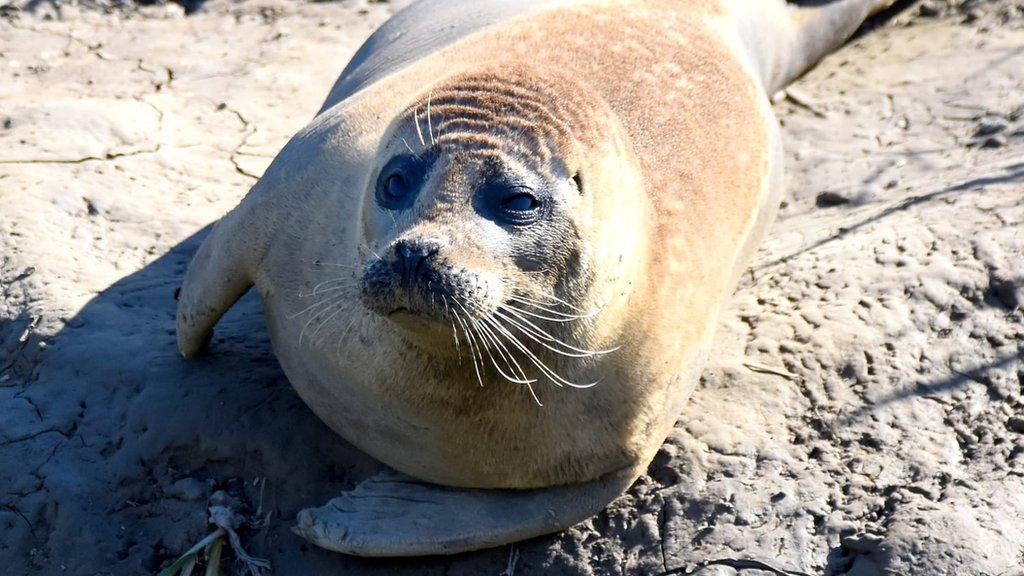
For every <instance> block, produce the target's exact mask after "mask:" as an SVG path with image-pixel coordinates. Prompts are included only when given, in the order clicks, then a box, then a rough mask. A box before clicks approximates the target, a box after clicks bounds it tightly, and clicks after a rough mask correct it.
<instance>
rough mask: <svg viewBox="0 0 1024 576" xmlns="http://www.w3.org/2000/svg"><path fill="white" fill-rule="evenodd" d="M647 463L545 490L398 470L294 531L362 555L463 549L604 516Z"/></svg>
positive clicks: (306, 515)
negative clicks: (488, 486)
mask: <svg viewBox="0 0 1024 576" xmlns="http://www.w3.org/2000/svg"><path fill="white" fill-rule="evenodd" d="M641 471H642V467H639V466H638V467H634V468H629V469H624V470H621V471H619V472H613V473H611V474H608V475H606V476H603V477H601V478H598V479H597V480H594V481H592V482H589V483H586V484H577V485H567V486H556V487H553V488H544V489H538V490H472V489H461V488H446V487H443V486H437V485H435V484H428V483H424V482H420V481H418V480H415V479H413V478H410V477H408V476H405V475H404V474H399V473H397V472H390V471H389V472H385V473H382V474H378V475H377V476H374V477H372V478H370V479H368V480H365V481H363V482H362V483H361V484H359V485H358V486H356V487H355V488H354V489H352V490H351V491H348V492H345V493H343V494H342V495H341V496H339V497H337V498H335V499H333V500H331V501H330V502H328V503H327V504H326V505H324V506H322V507H320V508H312V509H308V510H303V511H302V512H300V513H299V516H298V523H297V525H296V526H295V528H293V530H294V531H295V532H296V533H297V534H299V535H300V536H302V537H303V538H305V539H306V540H309V541H310V542H312V543H313V544H316V545H317V546H320V547H322V548H326V549H328V550H333V551H335V552H341V553H344V554H352V555H355V556H369V557H384V556H420V555H427V554H459V553H462V552H470V551H472V550H480V549H483V548H492V547H495V546H500V545H502V544H509V543H512V542H518V541H520V540H524V539H527V538H533V537H535V536H540V535H543V534H549V533H552V532H558V531H560V530H563V529H565V528H568V527H570V526H573V525H574V524H577V523H579V522H582V521H583V520H585V519H587V518H589V517H591V516H593V515H594V514H597V513H598V512H600V511H601V510H603V509H604V508H605V507H607V506H608V504H609V503H610V502H611V501H612V500H614V499H615V498H617V497H618V496H619V495H620V494H622V493H623V492H625V491H626V490H627V489H628V488H629V487H630V485H632V484H633V481H634V480H636V478H637V476H638V475H639V474H640V472H641Z"/></svg>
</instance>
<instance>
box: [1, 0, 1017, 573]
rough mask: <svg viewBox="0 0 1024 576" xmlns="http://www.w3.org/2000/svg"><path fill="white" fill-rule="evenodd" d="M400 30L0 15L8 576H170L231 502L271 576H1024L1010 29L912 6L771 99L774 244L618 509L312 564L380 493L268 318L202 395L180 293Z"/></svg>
mask: <svg viewBox="0 0 1024 576" xmlns="http://www.w3.org/2000/svg"><path fill="white" fill-rule="evenodd" d="M400 4H401V3H378V2H374V3H363V2H354V1H346V2H340V3H337V4H298V3H287V4H284V3H273V2H264V1H262V0H261V1H259V2H248V3H241V4H230V5H229V4H227V3H218V2H217V1H214V2H212V3H210V4H208V5H206V6H205V7H204V8H203V9H202V10H200V11H199V12H198V13H196V14H195V15H193V16H189V17H187V18H186V17H184V16H183V15H182V14H181V10H180V8H177V7H175V6H173V5H157V6H152V7H146V8H144V9H139V10H136V11H129V12H118V11H114V13H113V14H102V13H99V12H97V11H94V10H83V9H73V6H71V5H64V6H60V5H54V6H57V8H59V9H57V8H54V7H53V6H51V7H50V8H49V9H43V8H45V7H46V6H45V5H44V6H43V8H40V9H39V13H36V14H29V13H22V12H19V11H18V10H16V9H15V10H10V9H4V10H0V15H2V16H3V18H2V19H0V53H2V56H0V415H2V416H0V566H4V567H5V568H4V570H5V573H10V574H16V575H21V574H25V575H31V574H47V575H49V574H88V575H92V574H113V575H122V574H124V575H128V574H143V573H154V572H155V571H157V570H159V569H160V567H161V566H164V565H166V564H167V563H168V562H169V561H170V560H171V559H173V558H174V557H176V556H177V555H178V554H180V553H181V552H183V551H184V550H185V549H187V548H188V547H189V546H191V545H192V544H193V543H194V542H195V541H197V540H198V539H199V538H201V537H202V536H203V535H205V534H207V533H208V532H209V527H208V525H207V506H208V499H209V498H210V496H211V495H212V494H214V493H215V492H217V491H224V492H227V493H229V494H231V495H232V496H233V497H235V498H238V499H239V500H240V501H241V502H242V503H243V504H244V506H245V507H247V508H246V510H245V511H246V513H247V514H248V517H249V518H250V520H251V522H250V524H249V525H248V526H243V527H241V528H240V529H239V532H240V535H241V536H242V539H243V541H244V543H245V546H246V548H247V549H248V550H249V551H250V552H252V553H253V554H254V555H257V556H261V557H266V558H269V559H270V560H271V561H272V563H273V565H274V568H275V573H276V574H281V575H289V574H294V575H306V574H319V573H344V574H467V575H468V574H473V575H477V574H494V575H499V574H502V573H510V572H514V573H515V574H520V575H522V574H553V575H557V574H564V575H591V574H630V575H632V574H646V575H656V574H664V573H675V574H699V575H701V576H710V575H735V574H742V575H744V576H749V575H757V576H763V575H771V574H774V575H779V574H829V575H836V576H838V575H847V576H855V575H858V576H866V575H873V574H900V575H903V574H909V575H921V576H925V575H927V576H932V575H938V574H958V575H979V576H981V575H987V576H997V575H1002V576H1011V575H1020V574H1024V568H1022V563H1024V362H1022V355H1024V90H1022V86H1024V48H1022V47H1024V22H1022V18H1021V14H1022V13H1024V9H1022V7H1021V5H1020V3H1019V2H1016V3H1015V2H1012V1H1002V2H952V1H949V2H935V1H932V2H925V3H923V4H921V5H920V6H915V7H912V8H910V9H908V10H907V11H906V12H904V13H903V14H901V15H900V16H898V17H897V18H896V19H895V21H891V22H888V23H886V24H884V25H882V26H879V27H877V28H876V29H874V30H872V31H871V32H870V33H868V34H865V35H863V36H861V37H860V38H858V39H857V40H856V41H854V42H853V43H852V44H851V45H849V46H847V47H846V48H844V49H843V50H842V51H840V52H839V53H837V54H835V55H833V56H832V57H830V58H829V59H828V60H827V61H826V62H824V63H823V64H822V65H821V66H820V67H819V68H817V69H816V70H814V71H813V72H812V73H811V74H809V75H808V76H807V77H806V78H804V79H803V80H801V81H800V82H799V83H797V84H796V85H795V86H794V87H792V88H791V89H790V90H789V91H788V92H787V94H785V95H780V96H779V97H778V98H777V104H776V107H777V110H778V112H779V114H780V117H781V118H782V121H783V123H784V128H785V138H786V143H787V149H788V168H789V194H788V196H787V198H786V201H785V205H784V207H783V210H782V213H781V215H780V218H779V220H778V221H777V223H776V224H775V226H774V228H773V231H772V233H771V235H770V237H769V239H768V241H767V242H766V243H765V245H764V246H763V248H762V250H761V251H760V253H759V254H758V256H757V257H756V259H755V261H754V262H753V265H752V266H751V269H750V270H749V272H748V273H747V274H746V276H745V278H744V280H743V282H742V284H741V286H740V288H739V289H738V291H737V294H736V296H735V297H734V298H733V300H732V305H731V308H730V309H729V310H728V311H727V313H725V314H724V316H723V320H722V322H721V325H720V327H719V332H718V339H717V342H718V344H717V346H716V352H715V354H714V356H713V358H712V359H711V361H710V362H709V364H708V368H707V370H706V371H705V373H704V376H703V378H702V381H701V385H700V386H699V389H698V390H697V392H696V393H695V395H694V397H693V399H692V401H691V402H690V404H689V406H688V408H687V409H686V411H685V412H684V413H683V414H682V415H680V418H679V422H678V425H677V427H676V429H675V432H674V433H673V434H672V436H671V437H670V438H669V440H668V441H667V442H666V444H665V446H664V447H663V449H662V450H661V452H660V453H659V454H658V456H657V457H656V459H655V460H654V462H653V463H652V464H651V466H650V468H649V470H648V473H647V474H646V475H645V476H644V477H642V478H641V479H640V480H639V481H638V482H637V484H636V485H635V486H634V487H633V488H632V489H631V490H630V491H629V492H628V493H627V494H626V495H624V496H623V497H621V498H620V499H619V500H617V501H616V502H615V503H614V504H612V505H611V506H610V507H609V508H608V510H606V511H605V512H603V513H602V514H600V515H599V516H597V517H596V518H594V519H592V520H591V521H588V522H586V523H584V524H582V525H580V526H578V527H576V528H574V529H572V530H570V531H568V532H566V533H563V534H560V535H555V536H551V537H546V538H540V539H536V540H532V541H528V542H524V543H521V544H518V545H516V546H515V547H513V548H512V549H511V550H510V549H509V548H504V549H498V550H491V551H484V552H480V553H475V554H469V555H464V556H458V557H453V558H428V559H415V560H403V561H367V560H359V559H355V558H346V557H341V556H338V555H333V554H330V553H327V552H323V551H320V550H318V549H315V548H311V547H308V546H306V545H305V544H304V543H303V542H302V541H301V540H300V539H299V538H298V537H296V536H294V535H292V534H291V533H290V532H289V528H290V526H291V524H292V522H293V520H294V517H295V514H296V512H297V511H298V510H299V509H300V508H302V507H304V506H308V505H311V504H317V503H320V502H323V501H326V500H327V499H329V498H330V497H331V496H332V495H333V494H335V493H336V492H338V491H339V490H342V489H345V488H348V487H351V486H352V485H353V484H354V483H355V482H356V481H358V480H360V479H362V478H365V477H367V476H369V475H371V474H373V473H374V472H375V471H377V470H378V468H379V465H378V464H377V463H375V462H374V461H373V460H371V459H370V458H368V457H367V456H365V455H362V454H360V453H359V452H358V451H357V450H355V449H354V448H352V447H350V446H348V445H347V444H345V443H344V442H343V441H342V440H340V439H339V438H337V437H336V436H335V435H334V434H333V433H331V432H330V431H329V430H328V429H327V428H326V427H325V426H324V425H322V424H321V423H320V422H319V421H317V420H316V418H315V417H314V416H313V415H312V413H311V412H310V411H309V410H308V409H307V408H306V407H305V406H304V405H303V404H302V402H301V401H300V400H299V399H298V397H297V396H296V395H295V393H294V392H292V390H291V389H290V387H289V386H288V383H287V381H286V380H285V379H284V377H283V375H282V374H281V371H280V369H279V368H278V366H277V364H276V361H275V360H274V359H273V356H272V353H271V351H270V346H269V342H268V340H267V336H266V333H265V331H264V328H263V325H262V319H261V316H260V313H259V306H258V302H257V301H256V300H255V299H254V298H252V297H247V298H246V299H245V300H244V301H243V303H242V305H241V306H239V307H238V308H236V309H235V310H234V311H232V312H231V313H230V314H229V315H228V317H226V318H225V320H224V321H223V322H222V323H221V325H220V326H219V327H218V331H217V334H216V336H215V338H214V342H213V354H211V355H209V356H207V357H205V358H203V359H201V360H198V361H195V362H189V363H186V362H184V361H182V360H180V359H179V358H178V356H177V352H176V349H175V345H174V300H173V293H174V289H175V288H176V287H177V285H178V284H179V282H180V280H181V277H182V275H183V273H184V270H185V267H186V266H187V264H188V261H189V259H190V257H191V255H192V253H193V252H194V250H195V249H196V248H197V247H198V243H199V241H200V239H201V237H202V235H203V234H204V232H203V230H204V227H205V226H206V225H207V224H209V223H210V222H212V221H213V220H215V219H216V218H217V217H219V216H220V215H221V214H223V213H224V212H225V211H227V210H228V209H230V208H231V207H233V206H234V204H235V203H236V202H237V201H238V199H239V198H240V197H241V196H242V195H243V194H244V193H245V191H246V190H247V188H248V187H249V186H250V185H251V184H252V182H253V180H254V179H255V178H256V177H258V175H259V174H261V173H262V171H263V170H264V168H265V167H266V165H267V164H268V163H269V161H270V159H271V158H272V157H273V155H274V154H275V153H276V152H277V150H278V149H279V148H280V147H281V146H282V145H283V144H284V142H285V141H286V139H287V138H288V137H290V136H291V135H292V134H293V133H294V132H295V131H297V130H298V129H299V128H301V127H302V126H303V125H304V124H305V123H306V122H307V121H308V120H309V119H310V117H311V116H312V114H313V113H314V112H315V111H316V110H317V108H318V106H319V105H320V102H321V99H322V98H323V97H324V95H325V94H326V93H327V91H328V88H329V86H330V85H331V83H332V82H333V80H334V77H335V76H336V75H337V74H338V72H339V71H340V70H341V68H342V67H343V65H344V63H345V62H346V60H347V58H348V57H349V56H350V55H351V54H352V52H353V51H354V50H355V48H356V47H357V46H358V44H359V43H360V42H361V41H362V39H363V38H365V37H366V36H367V35H368V34H369V33H370V32H371V31H372V30H373V29H374V28H375V27H376V26H377V25H379V24H380V23H381V22H382V21H383V20H384V19H385V18H386V17H387V15H388V14H389V13H390V12H392V11H394V10H395V9H396V7H397V6H399V5H400ZM86 5H87V4H86ZM47 10H49V11H47ZM47 16H49V18H47Z"/></svg>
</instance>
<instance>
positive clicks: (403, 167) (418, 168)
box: [376, 156, 426, 210]
mask: <svg viewBox="0 0 1024 576" xmlns="http://www.w3.org/2000/svg"><path fill="white" fill-rule="evenodd" d="M425 173H426V169H425V167H424V166H423V163H422V162H420V161H419V160H418V159H416V158H415V157H413V156H396V157H394V158H392V159H391V160H390V161H389V162H388V163H387V165H385V166H384V169H383V170H381V171H380V176H379V177H378V178H377V192H376V196H377V203H378V204H380V205H381V207H383V208H386V209H388V210H404V209H406V208H408V207H410V206H412V204H413V202H414V201H415V200H416V193H417V192H418V191H419V187H420V185H421V184H422V183H423V177H424V176H425Z"/></svg>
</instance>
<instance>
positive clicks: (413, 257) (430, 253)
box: [394, 240, 441, 282]
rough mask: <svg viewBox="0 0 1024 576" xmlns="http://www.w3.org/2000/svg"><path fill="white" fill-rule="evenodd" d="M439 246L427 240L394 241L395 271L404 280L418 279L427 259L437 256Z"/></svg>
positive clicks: (427, 261)
mask: <svg viewBox="0 0 1024 576" xmlns="http://www.w3.org/2000/svg"><path fill="white" fill-rule="evenodd" d="M440 250H441V246H440V245H439V244H438V243H436V242H431V241H427V240H399V241H398V242H395V262H394V270H395V273H397V274H401V275H402V280H403V281H404V282H410V281H413V280H414V279H418V278H419V277H420V275H421V274H423V271H424V269H425V267H426V266H427V264H428V263H429V261H430V260H431V259H432V258H434V257H435V256H437V253H438V252H439V251H440Z"/></svg>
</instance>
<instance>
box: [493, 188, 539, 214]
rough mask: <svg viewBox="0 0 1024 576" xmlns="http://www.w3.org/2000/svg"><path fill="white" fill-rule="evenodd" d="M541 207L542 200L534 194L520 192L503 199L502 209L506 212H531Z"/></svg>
mask: <svg viewBox="0 0 1024 576" xmlns="http://www.w3.org/2000/svg"><path fill="white" fill-rule="evenodd" d="M539 207H540V200H537V199H536V198H534V197H533V194H528V193H526V192H519V193H516V194H513V195H511V196H509V197H508V198H505V199H504V200H502V201H501V209H502V210H505V211H506V212H529V211H530V210H536V209H537V208H539Z"/></svg>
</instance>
